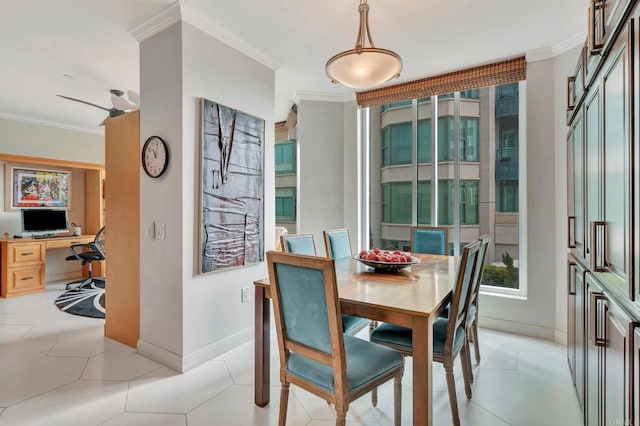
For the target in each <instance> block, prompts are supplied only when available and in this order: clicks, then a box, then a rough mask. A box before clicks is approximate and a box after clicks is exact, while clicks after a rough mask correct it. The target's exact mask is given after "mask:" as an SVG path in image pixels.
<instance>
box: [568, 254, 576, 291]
mask: <svg viewBox="0 0 640 426" xmlns="http://www.w3.org/2000/svg"><path fill="white" fill-rule="evenodd" d="M575 271H576V264H575V262H569V276H568V277H567V287H568V292H569V296H575V294H576V272H575Z"/></svg>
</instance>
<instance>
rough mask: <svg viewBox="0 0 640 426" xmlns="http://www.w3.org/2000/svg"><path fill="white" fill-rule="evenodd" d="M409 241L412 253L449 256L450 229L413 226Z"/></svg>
mask: <svg viewBox="0 0 640 426" xmlns="http://www.w3.org/2000/svg"><path fill="white" fill-rule="evenodd" d="M409 241H410V249H409V251H410V252H412V253H425V254H440V255H448V254H449V228H445V227H436V226H412V227H411V236H410V239H409Z"/></svg>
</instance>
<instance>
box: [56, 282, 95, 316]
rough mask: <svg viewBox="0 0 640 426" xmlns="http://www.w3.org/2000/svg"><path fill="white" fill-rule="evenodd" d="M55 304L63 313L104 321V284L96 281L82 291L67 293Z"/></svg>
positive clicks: (69, 291)
mask: <svg viewBox="0 0 640 426" xmlns="http://www.w3.org/2000/svg"><path fill="white" fill-rule="evenodd" d="M54 303H55V304H56V306H57V307H58V308H60V310H61V311H64V312H66V313H69V314H72V315H79V316H82V317H91V318H102V319H104V312H105V311H104V282H100V281H98V282H96V281H94V282H92V283H91V286H87V287H83V288H82V291H78V290H68V291H65V292H64V293H62V294H61V295H60V296H58V298H57V299H56V300H55V302H54Z"/></svg>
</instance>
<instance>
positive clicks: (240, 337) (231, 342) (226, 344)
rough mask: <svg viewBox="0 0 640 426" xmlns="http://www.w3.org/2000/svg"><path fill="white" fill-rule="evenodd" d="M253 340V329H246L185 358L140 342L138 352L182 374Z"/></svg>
mask: <svg viewBox="0 0 640 426" xmlns="http://www.w3.org/2000/svg"><path fill="white" fill-rule="evenodd" d="M251 339H253V327H249V328H246V329H244V330H242V331H239V332H237V333H235V334H232V335H231V336H229V337H226V338H224V339H222V340H220V341H217V342H215V343H212V344H211V345H209V346H205V347H204V348H202V349H200V350H198V351H196V352H193V353H190V354H188V355H185V356H181V355H178V354H175V353H173V352H169V351H167V350H166V349H163V348H159V347H157V346H155V345H152V344H150V343H147V342H145V341H143V340H138V348H137V351H138V353H139V354H140V355H142V356H144V357H147V358H149V359H151V360H153V361H156V362H158V363H160V364H162V365H165V366H167V367H169V368H172V369H174V370H176V371H178V372H180V373H184V372H186V371H189V370H192V369H194V368H195V367H197V366H199V365H201V364H204V363H205V362H207V361H210V360H212V359H213V358H215V357H217V356H218V355H221V354H223V353H225V352H228V351H230V350H231V349H233V348H235V347H236V346H239V345H241V344H243V343H246V342H249V341H251Z"/></svg>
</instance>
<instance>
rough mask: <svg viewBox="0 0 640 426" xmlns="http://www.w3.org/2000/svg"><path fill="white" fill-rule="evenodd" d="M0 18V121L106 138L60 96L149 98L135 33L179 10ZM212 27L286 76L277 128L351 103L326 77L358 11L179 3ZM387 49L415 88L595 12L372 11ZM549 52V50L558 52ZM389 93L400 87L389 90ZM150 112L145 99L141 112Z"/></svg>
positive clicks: (17, 8)
mask: <svg viewBox="0 0 640 426" xmlns="http://www.w3.org/2000/svg"><path fill="white" fill-rule="evenodd" d="M2 3H3V4H2V5H1V6H0V11H1V12H2V13H0V52H1V55H2V61H1V62H2V65H1V66H0V117H4V118H15V119H26V120H32V121H36V122H41V123H51V124H55V125H61V126H65V127H70V128H76V129H84V130H88V131H93V132H100V131H101V129H102V128H100V127H99V126H98V124H99V123H100V122H102V120H103V119H104V118H105V117H106V115H107V113H106V112H105V111H101V110H99V109H97V108H93V107H90V106H87V105H82V104H79V103H75V102H71V101H68V100H64V99H61V98H58V97H56V96H55V95H56V94H61V95H66V96H70V97H74V98H79V99H83V100H86V101H89V102H93V103H95V104H98V105H102V106H104V107H108V108H110V107H111V102H110V95H109V92H108V90H109V89H112V88H117V89H123V90H127V89H132V90H135V91H136V92H138V91H139V83H140V80H139V75H138V74H139V64H138V62H139V61H138V42H137V41H136V40H135V39H134V38H133V36H131V34H130V31H131V30H132V29H133V28H135V27H136V26H138V25H139V24H141V23H142V22H144V21H146V20H147V19H149V18H151V17H152V16H154V15H156V14H157V13H159V12H160V11H162V10H164V9H166V8H167V7H169V6H171V5H172V4H174V3H176V2H175V0H109V1H104V0H64V1H56V2H53V1H51V0H25V1H11V2H8V1H5V2H2ZM180 3H181V6H183V7H186V8H188V9H190V10H191V12H194V13H196V14H198V15H200V16H201V17H204V18H206V19H207V20H209V21H210V23H211V24H212V25H213V26H215V27H217V28H219V29H221V30H223V31H226V32H228V33H230V34H232V35H233V36H234V38H236V39H237V40H238V41H240V42H243V43H245V44H246V45H249V46H251V47H252V48H253V50H255V51H258V52H260V55H261V56H262V57H266V58H269V62H271V63H275V64H279V66H278V67H277V69H276V71H275V75H276V93H275V97H276V103H275V118H276V120H277V121H279V120H284V119H285V118H286V116H287V113H288V111H289V109H290V108H291V105H292V104H293V101H292V96H293V94H294V92H296V91H297V92H298V93H300V92H304V93H307V94H308V95H310V94H338V95H339V94H349V93H351V92H353V90H352V89H348V88H346V87H342V86H339V85H335V84H332V83H331V82H330V81H329V80H328V78H327V77H326V75H325V73H324V65H325V63H326V61H327V59H329V58H330V57H331V56H333V55H334V54H335V53H338V52H339V51H343V50H347V49H351V48H353V46H354V44H355V39H356V34H357V30H358V12H357V6H358V3H359V2H358V0H323V1H317V2H313V1H309V0H305V1H300V0H298V1H293V0H262V1H255V0H233V1H229V0H181V2H180ZM369 5H370V12H369V19H370V29H371V35H372V37H373V41H374V43H375V44H376V46H377V47H382V48H387V49H391V50H394V51H396V52H397V53H398V54H400V56H401V57H402V60H403V65H404V69H403V72H402V75H401V76H400V78H399V79H398V80H395V81H394V82H392V83H396V82H402V81H408V80H413V79H416V78H420V77H426V76H429V75H434V74H439V73H442V72H446V71H451V70H455V69H459V68H464V67H468V66H471V65H476V64H483V63H488V62H493V61H496V60H500V59H504V58H509V57H513V56H517V55H522V54H524V53H530V52H534V51H538V49H550V48H553V47H554V46H559V45H560V46H562V45H563V43H566V42H567V41H569V42H570V43H573V45H577V44H578V42H579V41H580V40H581V39H582V37H584V34H585V29H586V22H587V20H586V13H587V12H586V11H587V1H586V0H539V1H531V0H482V1H478V0H449V1H442V0H438V1H436V0H422V1H415V0H370V1H369ZM549 51H551V50H549ZM389 84H391V83H389ZM142 103H143V104H144V99H143V100H142Z"/></svg>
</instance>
